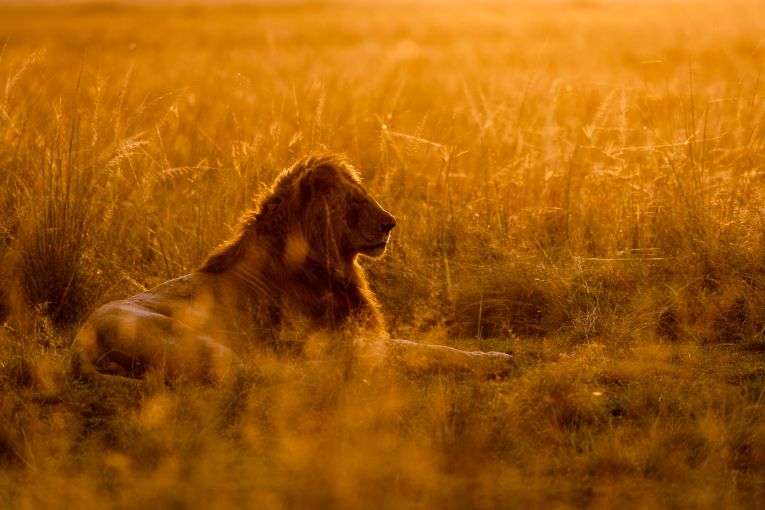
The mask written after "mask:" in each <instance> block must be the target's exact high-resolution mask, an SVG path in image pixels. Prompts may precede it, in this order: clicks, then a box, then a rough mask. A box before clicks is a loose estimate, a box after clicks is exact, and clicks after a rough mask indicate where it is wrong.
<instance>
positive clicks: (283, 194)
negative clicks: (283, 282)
mask: <svg viewBox="0 0 765 510" xmlns="http://www.w3.org/2000/svg"><path fill="white" fill-rule="evenodd" d="M395 226H396V220H395V218H394V217H393V216H392V215H391V214H390V213H388V212H387V211H386V210H385V209H383V208H382V207H381V206H380V204H378V203H377V201H376V200H375V199H374V198H372V196H371V195H370V194H369V192H368V191H367V189H366V188H365V187H364V185H363V184H362V182H361V178H360V176H359V174H358V171H357V170H356V169H355V168H354V167H353V166H352V165H351V164H350V163H349V162H348V161H347V160H346V159H345V158H343V157H342V156H339V155H337V154H332V153H325V154H319V155H313V156H309V157H306V158H304V159H301V160H299V161H298V162H296V163H295V164H294V165H292V166H291V167H290V168H288V169H286V170H284V171H283V172H282V173H281V174H279V176H278V177H277V179H276V181H275V182H274V184H273V186H272V187H271V189H270V191H269V192H268V193H267V194H265V195H264V196H262V197H261V198H260V200H259V201H258V204H257V205H256V206H255V207H253V208H251V209H250V210H248V211H247V212H246V213H245V215H244V217H243V218H242V220H241V221H240V223H239V225H238V227H237V231H238V232H236V233H235V235H234V236H233V237H232V238H231V239H229V240H228V241H227V242H225V243H224V244H223V245H222V246H220V247H219V248H218V249H217V250H216V251H215V252H214V253H213V254H212V255H211V256H210V258H208V260H207V261H206V262H205V264H204V265H203V267H202V270H204V271H211V272H218V271H221V270H224V269H225V268H227V267H230V265H231V264H232V263H234V262H235V261H236V260H237V259H239V257H240V255H241V254H242V252H243V251H244V250H243V246H244V245H245V244H246V240H247V239H253V237H252V234H255V236H256V237H257V238H258V239H260V240H261V241H255V242H256V243H258V242H262V241H263V240H266V241H267V242H270V247H271V250H275V251H271V253H272V254H273V255H277V254H280V255H281V256H282V260H283V261H284V262H285V263H287V264H288V265H290V266H293V267H294V266H296V265H301V264H303V263H304V262H305V261H307V260H313V261H314V262H317V263H320V264H321V265H324V266H326V267H330V268H337V269H340V267H341V266H347V264H350V263H352V262H353V260H354V259H355V257H356V255H358V254H363V255H367V256H370V257H379V256H380V255H382V254H383V253H384V252H385V247H386V246H387V243H388V240H389V238H390V231H391V230H392V229H393V227H395Z"/></svg>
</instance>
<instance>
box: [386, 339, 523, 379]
mask: <svg viewBox="0 0 765 510" xmlns="http://www.w3.org/2000/svg"><path fill="white" fill-rule="evenodd" d="M387 343H388V346H389V348H388V351H389V352H388V356H389V357H390V358H391V361H392V362H393V363H394V364H396V365H398V366H400V367H402V368H404V369H407V370H414V371H421V372H425V371H437V370H447V371H472V372H476V373H497V372H503V371H505V370H507V369H508V368H509V366H510V365H511V363H512V360H513V357H512V356H511V355H509V354H505V353H503V352H482V351H461V350H459V349H454V348H452V347H447V346H445V345H430V344H418V343H416V342H412V341H411V340H403V339H400V338H391V339H389V340H388V342H387Z"/></svg>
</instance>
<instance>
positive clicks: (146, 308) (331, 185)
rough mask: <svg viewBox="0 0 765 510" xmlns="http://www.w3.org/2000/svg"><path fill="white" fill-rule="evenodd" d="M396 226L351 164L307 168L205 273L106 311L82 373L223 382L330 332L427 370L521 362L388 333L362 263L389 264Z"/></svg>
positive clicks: (83, 349) (94, 329) (285, 183)
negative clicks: (269, 355) (255, 356)
mask: <svg viewBox="0 0 765 510" xmlns="http://www.w3.org/2000/svg"><path fill="white" fill-rule="evenodd" d="M395 225H396V220H395V219H394V218H393V216H392V215H390V214H389V213H388V212H387V211H385V210H384V209H383V208H382V207H380V205H379V204H378V203H377V202H376V201H375V200H374V199H373V198H372V197H371V196H370V195H369V193H368V192H367V190H366V189H365V188H364V186H363V185H362V183H361V179H360V177H359V175H358V173H357V171H356V170H355V169H354V168H353V167H352V166H351V165H350V164H349V163H348V162H347V161H346V160H345V159H344V158H342V157H340V156H338V155H335V154H319V155H313V156H309V157H307V158H304V159H302V160H300V161H298V162H297V163H295V164H294V165H293V166H292V167H290V168H288V169H287V170H285V171H283V172H282V173H281V175H279V177H278V178H277V179H276V182H275V183H274V185H273V187H272V188H271V190H270V192H269V193H268V194H266V195H265V196H264V197H263V198H262V199H261V200H260V201H259V204H258V205H257V206H255V207H253V208H251V209H249V210H247V211H246V212H245V214H244V215H243V217H242V219H241V220H240V222H239V223H238V225H237V226H236V230H235V232H234V234H233V235H232V236H231V238H229V239H228V240H227V241H226V242H224V243H223V244H222V245H221V246H219V247H218V248H217V249H215V250H214V251H213V253H212V254H211V255H210V256H209V257H208V258H207V260H206V261H205V262H204V263H203V264H202V266H201V267H200V268H199V269H197V270H196V271H194V272H192V273H191V274H188V275H186V276H181V277H180V278H176V279H174V280H170V281H168V282H165V283H162V284H160V285H158V286H157V287H154V288H153V289H151V290H149V291H147V292H144V293H142V294H138V295H136V296H133V297H130V298H127V299H124V300H121V301H113V302H111V303H108V304H106V305H103V306H102V307H101V308H99V309H98V310H96V311H95V312H94V313H93V314H92V315H91V316H90V317H89V318H88V320H87V321H86V323H85V324H84V325H83V326H82V328H81V329H80V331H79V332H78V334H77V336H76V338H75V340H74V343H73V345H72V360H73V368H74V370H75V372H76V373H77V374H79V375H87V374H93V373H96V372H100V373H105V374H111V375H120V376H127V377H141V376H142V375H143V374H144V372H146V371H147V370H148V369H152V370H156V369H158V370H162V371H163V373H164V374H165V376H166V377H168V378H169V379H189V380H200V381H212V382H218V383H220V382H224V381H227V380H231V379H232V378H236V377H237V376H238V375H239V373H240V368H241V366H242V362H241V360H240V356H241V357H245V355H246V354H247V353H248V352H249V351H251V350H253V349H258V348H260V349H262V348H266V349H269V350H272V351H274V350H275V351H276V352H278V351H279V349H280V348H281V349H283V348H284V347H285V345H287V347H290V348H291V349H292V350H293V351H297V352H300V351H301V350H302V349H303V347H304V346H305V345H304V344H301V342H300V341H298V342H297V345H294V343H293V344H289V343H288V342H286V341H284V339H285V338H289V337H290V335H288V334H285V333H284V332H285V330H286V329H289V330H290V331H291V332H292V340H293V341H294V339H295V336H296V335H297V337H298V340H300V339H308V338H311V337H313V336H315V334H316V333H315V332H317V331H323V332H325V333H326V338H330V339H335V341H336V342H345V343H346V344H349V345H350V347H351V349H350V351H351V352H355V353H356V358H361V359H366V360H369V359H373V358H374V359H379V358H381V357H383V356H384V357H385V358H386V359H390V358H391V357H392V358H393V360H392V362H393V363H395V364H397V365H399V366H408V367H412V368H415V369H423V368H424V369H428V368H433V367H447V368H467V369H473V370H480V369H482V367H484V366H488V365H491V364H492V361H503V360H505V359H507V358H509V356H508V355H507V354H502V353H481V352H464V351H459V350H457V349H452V348H449V347H444V346H430V345H420V344H416V343H414V342H409V341H406V340H396V339H391V338H389V337H388V336H387V335H386V334H385V328H384V324H383V320H382V316H381V314H380V307H379V305H378V303H377V301H376V299H375V297H374V295H373V294H372V292H371V291H370V289H369V286H368V285H367V281H366V278H365V275H364V272H363V270H362V269H361V267H360V266H359V265H358V263H357V261H356V259H357V255H359V254H363V255H367V256H369V257H379V256H380V255H382V254H383V252H384V251H385V247H386V244H387V242H388V239H389V236H390V231H391V230H392V229H393V227H394V226H395ZM301 328H302V329H301ZM295 332H297V333H295ZM348 332H350V334H349V333H348ZM349 338H353V340H349ZM380 353H382V356H376V354H380Z"/></svg>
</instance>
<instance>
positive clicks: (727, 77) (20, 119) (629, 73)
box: [0, 0, 765, 508]
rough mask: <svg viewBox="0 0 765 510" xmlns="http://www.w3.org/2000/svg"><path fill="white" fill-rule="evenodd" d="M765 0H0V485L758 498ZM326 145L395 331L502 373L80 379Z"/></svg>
mask: <svg viewBox="0 0 765 510" xmlns="http://www.w3.org/2000/svg"><path fill="white" fill-rule="evenodd" d="M761 11H762V8H761V6H760V5H759V2H757V1H755V0H751V1H746V0H743V1H740V2H693V3H691V2H688V3H684V2H671V3H666V4H665V3H661V2H635V3H631V2H614V3H611V2H545V3H544V4H538V3H509V4H497V5H475V4H471V5H459V4H446V5H438V6H437V7H433V6H432V5H427V4H423V5H419V6H418V5H415V6H403V5H399V6H396V7H386V6H384V5H380V4H372V5H369V4H366V5H353V4H350V5H335V6H332V5H319V4H313V5H308V6H289V7H278V6H277V7H275V6H224V7H203V6H192V7H189V6H186V7H183V6H181V7H158V6H154V7H147V6H140V7H139V6H125V5H112V4H107V3H102V4H91V5H81V6H78V5H67V6H62V7H44V8H42V7H19V6H15V7H9V6H0V40H2V41H3V50H2V52H1V53H0V55H1V56H0V86H1V87H0V189H2V190H3V191H2V193H0V260H2V265H0V283H1V284H2V285H1V286H0V288H1V289H0V321H2V322H3V327H2V329H0V507H14V508H58V507H72V506H78V507H89V506H94V507H95V506H100V507H112V508H133V507H138V506H142V505H144V506H147V507H148V506H151V507H203V508H210V507H215V508H227V507H233V508H241V507H245V508H285V507H297V508H302V507H321V508H323V507H343V508H370V507H372V508H378V507H379V508H492V507H515V506H521V505H525V506H530V507H540V508H556V507H561V508H567V507H585V506H586V507H608V508H613V507H619V508H659V507H662V508H667V507H669V508H736V507H740V508H754V507H756V506H758V504H761V502H762V501H764V500H765V482H764V481H763V480H765V420H764V419H763V416H765V414H764V413H763V395H764V394H765V357H764V356H763V353H764V352H765V347H764V346H765V340H764V339H763V332H764V331H765V238H764V237H763V234H765V223H764V222H763V221H764V218H763V211H762V205H761V204H762V202H763V190H764V188H763V184H764V182H763V172H764V171H765V101H763V92H762V90H763V84H762V71H763V65H765V47H764V44H765V43H763V37H764V36H765V17H763V16H762V15H761ZM321 147H327V148H330V149H332V150H337V151H342V152H345V153H347V154H348V156H349V157H350V159H351V160H352V161H354V162H356V163H357V164H358V166H359V167H360V168H361V170H362V172H363V174H364V177H365V179H366V181H367V182H368V184H369V187H370V188H371V190H372V191H373V193H374V194H375V195H376V196H377V197H378V198H379V200H380V202H381V203H382V204H383V205H384V206H385V207H386V208H387V209H388V210H390V211H392V212H393V213H394V214H395V215H396V216H397V219H398V227H397V228H396V230H395V231H394V235H393V243H392V246H391V247H390V249H389V252H388V254H387V255H386V257H385V258H384V259H383V260H382V261H380V262H368V263H367V264H366V265H367V268H368V270H369V272H370V275H371V280H372V284H373V286H374V289H375V291H376V292H377V293H378V295H379V296H380V299H381V301H382V303H383V307H384V310H385V313H386V317H387V319H388V322H389V324H390V327H391V330H392V333H393V334H394V335H396V336H400V337H408V338H413V339H416V340H419V341H424V342H436V343H447V344H450V345H454V346H458V347H466V348H481V349H485V350H506V351H512V352H514V353H515V356H516V359H517V367H516V368H514V369H513V370H512V372H511V373H509V374H507V375H506V376H505V377H502V378H500V379H495V380H482V379H476V378H472V377H465V376H459V375H455V374H432V375H427V376H416V377H415V376H410V375H400V374H391V373H369V374H367V373H354V374H351V375H350V376H347V377H346V376H345V375H344V370H343V368H342V367H340V366H338V365H337V361H336V360H332V359H328V360H310V361H309V360H301V359H284V360H271V361H268V362H265V361H264V362H262V363H260V364H258V365H257V366H254V367H252V368H251V374H250V377H249V378H248V381H247V383H246V384H243V385H242V386H241V387H237V388H229V389H217V388H213V387H195V386H187V385H176V386H174V387H168V386H166V385H165V384H163V383H162V382H160V381H152V380H149V381H146V382H143V383H140V384H129V383H125V382H121V381H115V382H113V383H112V384H109V383H103V384H100V385H83V384H81V383H77V382H72V381H70V380H69V379H68V378H67V377H66V369H65V362H64V360H65V357H66V354H67V346H68V344H69V342H70V341H71V337H72V335H73V332H74V330H75V328H76V326H77V324H78V323H79V321H80V320H81V319H82V318H83V317H84V316H85V315H86V314H87V313H88V312H89V311H91V310H92V309H93V308H94V307H96V306H97V305H99V304H101V303H103V302H105V301H108V300H110V299H115V298H120V297H125V296H127V295H131V294H134V293H136V292H137V291H139V290H141V289H144V288H147V287H150V286H152V285H154V284H156V283H158V282H160V281H162V280H165V279H168V278H170V277H173V276H177V275H180V274H183V273H184V272H188V271H189V270H191V269H192V268H194V267H195V266H196V265H197V264H198V263H199V262H200V261H201V260H202V258H203V257H204V255H205V254H206V253H207V252H208V251H209V250H210V249H211V247H212V246H214V245H215V244H216V243H217V242H219V241H220V240H221V239H223V238H224V237H225V236H226V234H227V229H228V227H229V226H230V225H232V223H233V222H234V221H235V219H236V218H237V216H238V214H239V212H240V211H241V209H242V208H243V207H244V205H245V204H246V203H247V201H248V200H249V197H251V196H252V195H253V194H254V193H256V192H258V191H259V190H261V189H262V187H263V186H264V185H267V184H268V183H269V182H270V181H271V180H272V179H273V177H274V176H275V175H276V173H277V172H278V171H279V170H280V169H281V168H283V167H284V166H286V165H288V164H289V163H290V162H291V161H292V160H293V159H294V158H296V157H297V156H300V155H302V154H304V153H306V152H308V151H311V150H314V149H317V148H321Z"/></svg>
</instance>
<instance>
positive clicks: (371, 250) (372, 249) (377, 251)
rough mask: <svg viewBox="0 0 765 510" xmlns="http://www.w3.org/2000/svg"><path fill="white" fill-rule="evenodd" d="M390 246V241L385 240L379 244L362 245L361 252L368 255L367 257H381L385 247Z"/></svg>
mask: <svg viewBox="0 0 765 510" xmlns="http://www.w3.org/2000/svg"><path fill="white" fill-rule="evenodd" d="M386 246H388V241H383V242H382V243H379V244H373V245H371V246H362V247H361V248H359V253H361V254H362V255H366V256H367V257H379V256H381V255H382V254H383V253H385V247H386Z"/></svg>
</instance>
